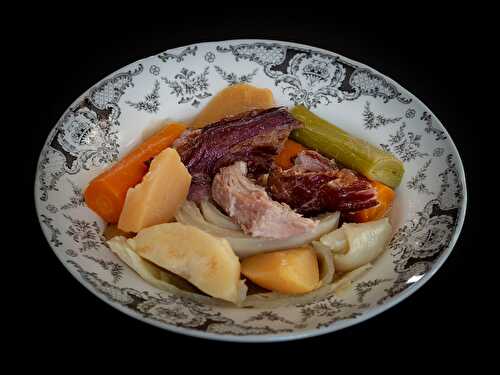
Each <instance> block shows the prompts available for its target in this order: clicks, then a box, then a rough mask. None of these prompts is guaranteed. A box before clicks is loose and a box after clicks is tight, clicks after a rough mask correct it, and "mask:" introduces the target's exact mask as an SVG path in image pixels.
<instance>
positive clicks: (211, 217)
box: [200, 200, 241, 231]
mask: <svg viewBox="0 0 500 375" xmlns="http://www.w3.org/2000/svg"><path fill="white" fill-rule="evenodd" d="M200 207H201V212H202V213H203V217H204V218H205V220H206V221H208V222H209V223H211V224H214V225H217V226H219V227H221V228H226V229H232V230H238V231H240V230H241V227H240V226H239V225H238V224H236V223H234V222H232V221H231V218H230V217H229V216H227V215H225V214H223V213H222V212H221V211H220V210H219V209H218V208H217V207H215V206H214V204H213V203H212V202H210V201H208V200H202V201H201V202H200Z"/></svg>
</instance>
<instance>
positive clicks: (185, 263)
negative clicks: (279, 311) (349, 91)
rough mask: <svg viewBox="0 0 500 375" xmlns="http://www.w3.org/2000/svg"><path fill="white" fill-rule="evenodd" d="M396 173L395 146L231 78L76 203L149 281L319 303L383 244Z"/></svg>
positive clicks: (251, 299)
mask: <svg viewBox="0 0 500 375" xmlns="http://www.w3.org/2000/svg"><path fill="white" fill-rule="evenodd" d="M403 172H404V169H403V165H402V163H401V162H400V161H399V160H397V159H396V158H395V157H394V156H393V155H391V154H389V153H386V152H384V151H382V150H379V149H378V148H376V147H375V146H372V145H371V144H369V143H368V142H366V141H364V140H360V139H358V138H355V137H353V136H351V135H349V134H348V133H346V132H345V131H343V130H341V129H339V128H337V127H335V126H334V125H332V124H329V123H328V122H326V121H325V120H323V119H321V118H319V117H317V116H316V115H315V114H313V113H312V112H310V111H309V110H307V109H306V108H304V107H302V106H298V107H295V108H293V109H292V111H291V112H289V111H288V110H287V109H286V108H284V107H275V104H274V99H273V97H272V95H271V91H269V90H267V89H260V88H256V87H253V86H251V85H248V84H241V85H234V86H231V87H228V88H227V89H225V90H223V91H222V92H221V93H219V95H217V96H215V97H214V98H213V100H212V101H211V102H210V103H208V104H207V106H206V107H205V108H204V109H203V110H202V111H201V112H200V113H199V114H198V116H197V117H196V118H195V120H194V121H193V123H192V126H191V127H190V128H186V127H185V126H184V125H180V124H171V125H169V126H167V127H165V128H163V129H162V130H160V131H159V132H158V133H156V134H155V135H153V136H152V137H150V138H148V139H147V140H146V141H145V142H144V143H142V144H141V145H140V146H138V147H137V148H136V149H134V150H133V151H132V152H131V153H130V154H129V155H127V156H125V157H124V158H123V159H122V160H121V161H119V162H118V163H117V164H116V165H115V166H113V167H112V168H110V169H109V170H108V171H106V172H104V173H103V174H101V175H100V176H98V177H96V178H95V179H94V180H93V181H92V182H91V183H90V185H89V186H88V187H87V189H86V191H85V201H86V202H87V204H88V206H89V207H90V208H91V209H93V210H94V211H95V212H96V213H97V214H99V215H100V216H101V217H102V218H103V219H104V220H106V221H107V222H108V224H109V225H108V228H107V229H106V230H105V237H106V238H107V239H108V242H107V243H108V245H109V247H110V248H111V250H112V251H113V252H114V253H115V254H116V255H117V256H118V257H119V258H120V259H122V260H123V262H125V263H126V264H127V265H128V266H129V267H130V268H132V269H133V270H134V271H135V272H137V274H138V275H139V276H140V277H141V278H142V279H144V280H145V281H147V282H148V283H150V284H151V285H153V286H155V287H157V288H159V289H162V290H165V291H168V292H171V293H175V294H178V295H182V296H185V297H188V298H192V299H194V300H196V301H198V302H201V303H209V304H217V305H219V304H226V305H230V304H233V305H234V304H235V305H238V306H244V307H274V306H280V305H282V304H288V303H293V304H305V303H309V302H311V301H313V300H316V299H320V298H324V297H325V296H328V295H330V294H331V293H334V292H337V291H340V290H341V289H343V288H347V287H349V286H350V285H352V283H353V281H354V280H356V278H358V277H359V276H360V275H362V274H364V272H366V271H367V270H368V269H370V268H371V264H372V263H373V262H376V260H377V258H378V257H379V256H380V254H382V252H383V251H384V249H385V247H386V245H387V243H388V241H389V240H390V237H391V234H392V227H391V224H390V222H389V219H388V218H387V215H388V214H389V213H390V209H391V207H392V204H393V201H394V200H395V199H396V194H397V192H396V191H395V188H396V187H397V185H398V184H399V183H400V181H401V178H402V174H403ZM116 224H117V225H116ZM339 224H340V225H341V226H340V228H339ZM245 280H246V281H247V282H248V284H249V285H250V289H248V288H247V286H246V284H245ZM247 292H248V293H247Z"/></svg>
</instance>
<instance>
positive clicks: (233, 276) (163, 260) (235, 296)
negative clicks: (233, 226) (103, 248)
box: [127, 223, 247, 304]
mask: <svg viewBox="0 0 500 375" xmlns="http://www.w3.org/2000/svg"><path fill="white" fill-rule="evenodd" d="M127 243H129V244H130V246H131V247H132V249H134V250H135V252H136V253H137V254H139V255H140V256H141V257H143V258H145V259H147V260H149V261H151V262H153V263H154V264H156V265H158V266H160V267H162V268H165V269H167V270H169V271H170V272H173V273H175V274H176V275H179V276H181V277H183V278H184V279H186V280H188V281H189V282H191V283H192V284H193V285H195V286H196V287H198V288H199V289H200V290H202V291H203V292H205V293H207V294H209V295H211V296H212V297H217V298H220V299H223V300H226V301H230V302H233V303H236V304H238V303H240V302H241V301H243V299H244V298H245V296H246V289H247V288H246V286H245V283H244V281H242V280H240V262H239V260H238V257H237V256H236V255H235V254H234V252H233V250H232V249H231V246H230V245H229V243H228V242H227V241H226V240H224V239H222V238H217V237H214V236H211V235H210V234H208V233H206V232H204V231H202V230H199V229H197V228H195V227H192V226H189V225H184V224H181V223H167V224H159V225H155V226H152V227H148V228H145V229H143V230H141V231H140V232H139V233H138V234H137V236H136V237H134V238H133V239H129V240H127Z"/></svg>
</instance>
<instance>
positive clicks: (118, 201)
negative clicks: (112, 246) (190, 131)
mask: <svg viewBox="0 0 500 375" xmlns="http://www.w3.org/2000/svg"><path fill="white" fill-rule="evenodd" d="M185 129H186V127H185V126H184V125H182V124H169V125H167V126H165V127H164V128H163V129H161V130H160V131H159V132H157V133H156V134H154V135H153V136H151V137H150V138H148V139H147V140H146V141H144V142H143V143H142V144H140V145H139V146H138V147H137V148H135V149H134V150H133V151H132V152H131V153H130V154H128V155H127V156H125V157H124V158H123V159H122V160H120V161H119V162H118V163H116V164H115V165H113V166H112V167H111V168H110V169H108V170H107V171H105V172H104V173H102V174H100V175H99V176H97V177H96V178H95V179H94V180H92V182H91V183H90V184H89V186H88V187H87V189H85V193H84V197H85V203H86V204H87V206H89V207H90V209H92V210H93V211H95V212H96V213H97V214H98V215H99V216H100V217H102V218H103V219H104V220H105V221H106V222H108V223H112V224H113V223H117V222H118V219H119V218H120V213H121V211H122V208H123V204H124V203H125V197H126V195H127V191H128V189H130V188H131V187H134V186H135V185H137V184H138V183H139V182H141V180H142V178H143V177H144V175H145V174H146V173H147V171H148V165H147V162H149V161H150V160H151V158H153V157H155V156H156V155H158V154H159V153H160V152H161V151H162V150H164V149H165V148H166V147H170V146H171V145H172V143H174V141H175V140H176V139H177V138H178V137H179V136H180V135H181V133H182V132H184V130H185Z"/></svg>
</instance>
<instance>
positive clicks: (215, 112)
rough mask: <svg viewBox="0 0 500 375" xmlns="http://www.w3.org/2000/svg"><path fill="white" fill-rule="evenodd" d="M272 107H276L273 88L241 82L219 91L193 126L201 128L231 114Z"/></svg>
mask: <svg viewBox="0 0 500 375" xmlns="http://www.w3.org/2000/svg"><path fill="white" fill-rule="evenodd" d="M271 107H274V99H273V93H272V92H271V90H269V89H261V88H258V87H255V86H252V85H249V84H247V83H239V84H236V85H231V86H229V87H227V88H225V89H224V90H222V91H221V92H219V93H218V94H217V95H216V96H215V97H214V98H213V99H212V100H211V101H210V102H209V103H208V104H207V106H206V107H205V108H203V109H202V110H201V112H200V113H199V114H198V115H197V116H196V117H195V119H194V120H193V123H192V124H191V126H192V127H193V128H201V127H203V126H205V125H208V124H212V123H214V122H217V121H219V120H222V119H223V118H226V117H229V116H234V115H238V114H240V113H243V112H248V111H253V110H254V109H267V108H271Z"/></svg>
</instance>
